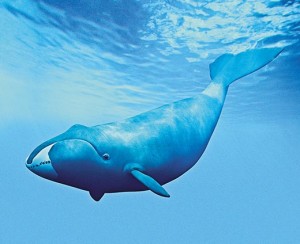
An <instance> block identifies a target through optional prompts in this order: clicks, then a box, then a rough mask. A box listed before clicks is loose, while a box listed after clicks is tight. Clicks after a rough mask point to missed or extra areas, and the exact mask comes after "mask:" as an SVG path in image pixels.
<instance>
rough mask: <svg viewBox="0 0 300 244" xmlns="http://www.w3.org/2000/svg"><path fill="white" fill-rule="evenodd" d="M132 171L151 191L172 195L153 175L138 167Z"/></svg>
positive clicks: (160, 194) (162, 194)
mask: <svg viewBox="0 0 300 244" xmlns="http://www.w3.org/2000/svg"><path fill="white" fill-rule="evenodd" d="M130 173H131V174H132V175H133V176H134V177H135V178H136V179H137V180H138V181H139V182H141V183H142V184H143V185H144V186H146V187H147V188H148V189H149V190H150V191H152V192H154V193H155V194H157V195H159V196H162V197H170V195H169V193H168V192H167V191H166V190H165V189H164V188H163V187H162V186H161V185H160V184H159V183H158V182H157V181H156V180H155V179H153V178H152V177H151V176H149V175H146V174H144V173H142V172H141V171H139V170H137V169H134V170H132V171H131V172H130Z"/></svg>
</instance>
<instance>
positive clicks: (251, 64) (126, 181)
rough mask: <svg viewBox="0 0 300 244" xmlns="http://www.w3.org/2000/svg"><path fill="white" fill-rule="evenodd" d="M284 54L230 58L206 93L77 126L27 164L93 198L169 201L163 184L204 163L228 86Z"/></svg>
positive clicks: (273, 51)
mask: <svg viewBox="0 0 300 244" xmlns="http://www.w3.org/2000/svg"><path fill="white" fill-rule="evenodd" d="M281 51H282V49H280V48H264V49H253V50H248V51H245V52H242V53H239V54H237V55H232V54H224V55H222V56H220V57H219V58H217V59H216V60H215V61H214V62H213V63H212V64H210V76H211V79H212V82H211V83H210V84H209V85H208V87H207V88H206V89H205V90H204V91H203V92H202V93H201V94H198V95H196V96H194V97H192V98H187V99H183V100H180V101H176V102H173V103H171V104H167V105H164V106H161V107H159V108H156V109H154V110H151V111H148V112H145V113H142V114H139V115H137V116H134V117H131V118H128V119H125V120H123V121H120V122H114V123H108V124H102V125H97V126H93V127H86V126H83V125H74V126H72V127H71V128H70V129H68V130H67V131H66V132H64V133H62V134H60V135H58V136H56V137H54V138H52V139H50V140H48V141H46V142H44V143H42V144H41V145H39V146H38V147H37V148H35V149H34V150H33V152H32V153H31V154H30V155H29V157H28V159H27V160H26V166H27V167H28V168H29V169H30V170H31V171H32V172H34V173H35V174H37V175H39V176H41V177H44V178H46V179H49V180H52V181H55V182H59V183H62V184H66V185H69V186H73V187H76V188H79V189H83V190H86V191H89V192H90V195H91V197H92V198H93V199H94V200H96V201H99V200H100V199H101V197H102V196H103V195H104V194H105V193H113V192H130V191H143V190H151V191H152V192H154V193H156V194H158V195H160V196H164V197H169V196H170V195H169V194H168V193H167V191H166V190H165V189H164V188H163V187H162V185H164V184H166V183H168V182H170V181H172V180H174V179H176V178H177V177H179V176H181V175H182V174H183V173H185V172H186V171H187V170H189V169H190V168H191V167H192V166H193V165H195V163H196V162H197V161H198V160H199V158H200V157H201V155H202V154H203V152H204V150H205V148H206V146H207V144H208V142H209V139H210V137H211V135H212V133H213V131H214V128H215V126H216V124H217V122H218V119H219V117H220V114H221V110H222V107H223V104H224V100H225V97H226V94H227V90H228V87H229V85H230V84H231V83H232V82H233V81H235V80H237V79H239V78H241V77H243V76H245V75H248V74H250V73H252V72H254V71H256V70H258V69H260V68H261V67H263V66H265V65H266V64H268V63H269V62H271V61H272V60H273V59H274V58H275V57H276V56H277V55H279V53H280V52H281Z"/></svg>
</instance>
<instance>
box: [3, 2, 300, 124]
mask: <svg viewBox="0 0 300 244" xmlns="http://www.w3.org/2000/svg"><path fill="white" fill-rule="evenodd" d="M0 6H1V8H0V16H1V17H0V18H1V22H0V27H1V30H2V31H3V33H5V35H1V37H0V48H1V54H2V55H1V56H2V57H4V58H2V59H1V61H0V70H1V84H2V85H1V86H2V90H1V93H2V94H1V96H0V102H1V104H7V103H9V104H10V108H9V109H8V108H7V106H1V108H0V111H1V113H3V114H5V115H6V116H5V120H6V122H8V123H9V121H10V120H12V119H16V118H22V119H23V120H26V119H28V120H31V119H34V117H43V118H48V119H52V120H56V119H58V120H64V121H69V122H70V123H73V122H75V121H76V122H81V123H88V124H97V123H100V122H103V121H106V120H108V121H109V120H116V119H122V118H124V117H128V116H131V115H134V114H136V113H139V112H143V111H145V110H148V109H152V108H154V107H157V106H160V105H162V104H164V103H168V102H172V101H174V100H177V99H181V98H185V97H190V96H193V95H196V94H198V93H199V92H200V91H201V90H202V89H203V88H204V87H205V86H206V85H207V84H208V83H209V69H208V65H209V63H210V62H212V61H213V60H214V59H215V58H216V57H217V56H219V55H221V54H223V53H225V52H239V51H242V50H245V49H248V48H254V47H271V46H280V47H286V49H285V52H284V53H283V54H282V55H281V56H280V57H279V58H278V59H277V60H275V61H274V62H273V63H272V64H270V65H269V66H268V67H266V68H264V69H263V70H261V71H259V72H257V73H255V74H253V75H251V76H250V77H247V78H244V79H243V80H241V81H240V82H237V83H235V84H234V85H233V86H232V88H231V89H230V91H229V94H228V100H227V102H226V109H225V110H224V112H223V118H224V119H226V120H229V121H235V120H236V121H238V120H242V121H243V120H247V118H249V116H251V117H252V118H254V120H255V121H258V120H259V121H261V120H268V121H278V120H279V119H282V118H293V119H299V117H300V113H299V109H298V108H297V104H298V102H299V98H300V96H299V95H300V85H299V78H298V76H297V68H296V67H297V65H298V66H299V60H300V58H299V56H300V54H299V41H298V36H299V31H300V30H299V27H297V26H299V19H300V7H299V6H300V5H299V2H297V1H294V2H291V1H287V2H286V1H271V2H270V1H264V2H262V1H261V2H251V1H249V2H243V3H241V2H240V1H228V2H226V3H224V2H222V4H220V3H219V1H206V2H205V3H197V1H179V0H178V1H172V2H169V1H159V0H157V1H85V3H84V4H82V3H81V2H80V1H74V2H72V5H71V4H70V3H69V1H48V0H43V1H42V0H40V1H3V2H2V3H1V5H0ZM255 118H257V119H255ZM2 123H3V121H2Z"/></svg>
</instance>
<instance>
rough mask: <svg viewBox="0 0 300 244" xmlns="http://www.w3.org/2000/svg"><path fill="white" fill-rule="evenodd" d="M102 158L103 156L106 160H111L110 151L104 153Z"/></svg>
mask: <svg viewBox="0 0 300 244" xmlns="http://www.w3.org/2000/svg"><path fill="white" fill-rule="evenodd" d="M102 158H103V159H104V160H109V158H110V156H109V154H108V153H104V154H103V155H102Z"/></svg>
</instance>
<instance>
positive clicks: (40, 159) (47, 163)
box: [26, 144, 58, 181]
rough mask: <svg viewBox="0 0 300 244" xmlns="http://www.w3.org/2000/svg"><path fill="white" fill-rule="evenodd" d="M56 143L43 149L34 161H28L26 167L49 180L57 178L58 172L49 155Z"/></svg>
mask: <svg viewBox="0 0 300 244" xmlns="http://www.w3.org/2000/svg"><path fill="white" fill-rule="evenodd" d="M53 145H54V144H51V145H49V146H47V147H45V148H44V149H42V150H41V151H40V152H39V153H38V154H37V155H36V156H35V157H34V158H33V160H32V162H30V163H28V161H27V160H26V161H27V162H26V167H27V168H28V169H29V170H30V171H32V172H33V173H35V174H36V175H38V176H41V177H43V178H46V179H49V180H54V181H55V180H56V179H57V178H58V174H57V172H56V171H55V169H54V168H53V166H52V162H51V160H50V157H49V151H50V150H51V148H52V147H53Z"/></svg>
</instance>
